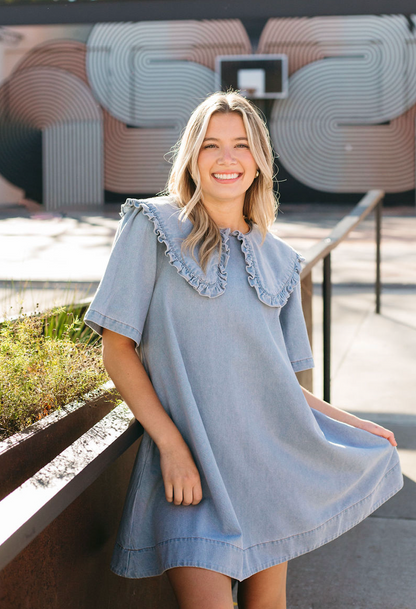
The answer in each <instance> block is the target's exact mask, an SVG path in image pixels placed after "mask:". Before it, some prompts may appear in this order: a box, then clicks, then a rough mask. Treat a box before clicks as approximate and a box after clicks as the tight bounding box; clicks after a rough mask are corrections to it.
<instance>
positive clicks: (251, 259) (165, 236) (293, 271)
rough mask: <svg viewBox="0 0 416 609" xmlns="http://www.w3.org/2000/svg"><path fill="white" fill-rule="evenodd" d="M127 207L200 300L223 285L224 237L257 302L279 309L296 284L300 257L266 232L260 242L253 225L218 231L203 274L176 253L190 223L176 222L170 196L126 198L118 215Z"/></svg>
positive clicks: (176, 211) (184, 254)
mask: <svg viewBox="0 0 416 609" xmlns="http://www.w3.org/2000/svg"><path fill="white" fill-rule="evenodd" d="M132 208H138V209H139V210H141V211H143V213H144V215H145V216H146V217H147V218H148V219H149V220H150V221H151V222H152V223H153V227H154V232H155V234H156V235H157V238H158V241H160V243H163V244H164V246H165V248H166V249H165V254H166V256H167V257H168V258H169V262H170V264H171V265H172V266H174V267H175V268H176V270H177V272H178V273H179V275H181V277H183V278H184V279H185V280H186V281H187V282H188V283H189V284H190V285H191V286H192V287H193V288H194V289H195V290H196V291H197V292H198V294H200V295H201V296H205V297H208V298H216V297H217V296H221V294H223V293H224V291H225V289H226V287H227V264H228V260H229V257H230V248H229V244H228V241H229V237H230V235H233V236H235V237H237V239H238V240H239V241H240V243H241V250H242V252H243V254H244V257H245V261H246V270H247V279H248V283H249V284H250V286H251V287H252V288H254V289H255V290H256V293H257V296H258V297H259V299H260V300H261V302H263V303H264V304H266V305H268V306H270V307H282V306H283V305H284V304H285V303H286V301H287V299H288V298H289V295H290V294H291V292H293V290H294V288H295V286H296V284H297V283H298V282H299V278H300V270H301V261H302V260H304V258H302V256H301V255H300V254H298V253H297V252H296V251H295V250H294V249H293V248H292V247H290V246H289V245H288V244H287V243H285V242H284V241H282V240H281V239H279V237H276V236H275V235H273V234H272V233H271V232H268V233H267V235H266V239H265V240H264V242H263V244H262V243H261V240H262V235H261V232H260V229H259V228H258V227H257V225H256V224H253V223H251V225H250V230H249V232H248V233H242V232H240V231H238V230H236V231H231V230H230V229H229V228H222V229H220V234H221V239H222V244H221V256H217V255H213V256H211V258H210V260H209V262H208V266H207V270H206V272H205V273H204V272H203V271H202V269H201V267H200V266H199V264H198V263H197V261H196V260H194V259H193V258H192V256H191V255H190V254H188V253H187V252H182V251H181V243H182V241H183V239H185V238H186V237H187V236H188V235H189V233H190V231H191V230H192V222H191V221H190V220H189V219H187V220H185V221H181V220H179V214H180V212H181V210H180V209H179V208H178V206H177V205H176V203H175V201H174V199H173V197H170V196H164V197H154V198H151V199H127V200H126V202H125V203H124V204H123V205H122V206H121V211H120V216H121V217H123V216H124V215H125V214H126V213H127V212H128V210H129V209H132Z"/></svg>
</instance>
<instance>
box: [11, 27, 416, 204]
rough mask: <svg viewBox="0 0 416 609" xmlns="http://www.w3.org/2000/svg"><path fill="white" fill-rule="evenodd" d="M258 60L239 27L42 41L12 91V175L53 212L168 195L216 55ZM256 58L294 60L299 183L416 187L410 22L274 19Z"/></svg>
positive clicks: (292, 158)
mask: <svg viewBox="0 0 416 609" xmlns="http://www.w3.org/2000/svg"><path fill="white" fill-rule="evenodd" d="M409 19H410V20H412V21H413V22H414V23H416V19H415V17H414V16H411V17H410V18H409ZM251 52H252V49H251V44H250V40H249V38H248V35H247V32H246V30H245V28H244V27H243V25H242V23H241V22H240V21H239V20H210V21H173V22H166V21H158V22H139V23H117V24H113V23H110V24H97V25H96V26H94V27H93V29H92V30H91V33H90V36H89V38H88V41H87V44H83V43H81V42H78V41H74V40H53V41H50V42H46V43H42V44H40V45H38V46H37V47H35V48H32V49H31V50H30V52H29V53H28V54H27V55H26V56H25V57H24V58H23V60H22V61H21V62H20V63H19V64H18V65H17V66H16V68H15V69H14V71H13V73H12V74H11V76H10V77H9V78H8V79H7V80H6V81H4V82H3V83H2V84H1V86H0V172H1V173H2V175H3V176H4V177H5V178H7V179H8V180H9V181H10V182H11V183H13V184H16V185H17V186H19V187H20V188H23V189H24V190H25V192H26V196H27V197H30V198H34V199H36V200H39V201H43V202H44V203H45V205H46V206H47V208H57V207H59V206H60V205H64V204H71V205H72V204H73V205H75V204H77V203H82V204H86V203H90V204H99V203H101V202H102V201H103V191H104V188H106V189H107V190H108V191H111V192H114V193H128V194H135V193H137V194H139V193H142V194H145V193H155V192H158V191H159V190H161V189H162V188H163V187H164V185H165V183H166V178H167V176H168V172H169V168H170V165H169V163H168V162H167V160H165V155H166V153H167V152H168V151H169V150H170V148H171V147H172V145H173V144H174V143H175V142H176V141H177V139H178V137H179V136H180V133H181V130H182V129H183V127H184V126H185V124H186V122H187V120H188V118H189V115H190V113H191V112H192V110H193V109H194V108H195V106H196V105H197V104H198V103H199V102H200V101H201V100H202V99H204V98H205V96H206V95H207V94H209V93H210V92H212V91H213V88H214V76H213V70H214V66H215V57H216V56H217V55H220V54H221V55H223V54H228V55H233V54H250V53H251ZM257 53H264V54H270V53H285V54H287V55H288V59H289V75H290V84H289V97H288V98H286V99H279V100H276V101H275V103H274V105H273V111H272V116H271V122H270V130H271V135H272V139H273V143H274V146H275V149H276V150H277V152H278V153H279V156H280V161H281V162H282V164H283V165H284V166H285V168H286V169H287V171H288V172H289V173H290V174H291V175H293V176H294V177H296V178H297V179H298V180H299V182H300V183H303V184H305V185H307V186H310V187H312V188H315V189H317V190H321V191H328V192H364V191H366V190H368V189H369V188H384V189H385V190H386V191H387V192H402V191H406V190H410V189H412V188H414V185H415V176H414V170H415V143H414V137H415V119H416V116H415V115H416V35H415V34H414V33H413V32H412V31H411V28H410V27H409V23H408V20H407V19H406V18H405V17H404V16H402V15H387V16H382V17H376V16H364V17H362V16H359V17H354V16H352V17H316V18H301V19H270V20H269V21H268V23H267V24H266V26H265V28H264V30H263V32H262V35H261V38H260V41H259V45H258V48H257ZM103 157H104V158H103ZM42 182H43V184H42Z"/></svg>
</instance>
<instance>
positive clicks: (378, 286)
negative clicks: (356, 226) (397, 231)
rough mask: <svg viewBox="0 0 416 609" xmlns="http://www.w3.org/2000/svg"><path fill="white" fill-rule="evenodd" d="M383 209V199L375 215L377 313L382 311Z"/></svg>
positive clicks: (377, 206)
mask: <svg viewBox="0 0 416 609" xmlns="http://www.w3.org/2000/svg"><path fill="white" fill-rule="evenodd" d="M382 210H383V199H380V202H379V203H378V204H377V205H376V208H375V216H376V313H380V293H381V277H380V263H381V253H380V245H381V213H382Z"/></svg>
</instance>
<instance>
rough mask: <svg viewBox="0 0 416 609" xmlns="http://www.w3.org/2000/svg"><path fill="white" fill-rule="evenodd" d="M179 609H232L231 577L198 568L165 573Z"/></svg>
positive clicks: (173, 570) (174, 569)
mask: <svg viewBox="0 0 416 609" xmlns="http://www.w3.org/2000/svg"><path fill="white" fill-rule="evenodd" d="M166 573H167V576H168V577H169V581H170V583H171V584H172V588H173V591H174V592H175V596H176V599H177V601H178V604H179V607H180V609H196V608H198V609H233V597H232V591H231V577H228V575H223V574H222V573H218V572H217V571H210V570H209V569H202V568H200V567H174V568H172V569H168V570H167V571H166Z"/></svg>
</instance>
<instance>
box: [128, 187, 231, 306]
mask: <svg viewBox="0 0 416 609" xmlns="http://www.w3.org/2000/svg"><path fill="white" fill-rule="evenodd" d="M129 207H136V208H138V209H141V210H142V211H143V213H144V215H145V216H146V217H147V218H148V219H149V220H150V221H151V222H152V223H153V230H154V233H155V234H156V236H157V239H158V241H159V242H160V243H163V245H164V246H165V248H166V249H165V255H166V256H167V257H168V258H169V262H170V264H171V265H172V266H173V267H175V268H176V270H177V272H178V273H179V275H180V276H181V277H183V278H184V279H185V280H186V281H187V282H188V283H189V285H191V286H192V287H193V288H194V289H195V290H196V291H197V292H198V294H200V295H201V296H205V297H207V298H216V297H217V296H221V294H223V293H224V291H225V288H226V287H227V271H226V268H227V263H228V260H229V257H230V247H229V245H228V240H229V233H228V232H227V233H223V232H221V239H222V244H221V256H220V261H219V263H218V265H217V280H216V282H209V281H207V280H206V279H205V278H204V277H203V272H202V269H201V275H200V276H198V275H196V274H195V273H194V272H193V271H192V269H190V268H189V266H188V265H187V264H186V263H185V261H184V259H183V257H182V256H181V254H180V252H179V251H178V250H177V248H176V247H175V246H174V244H173V243H171V242H170V240H169V237H168V231H167V230H166V227H165V226H164V224H163V220H162V218H161V217H160V214H159V211H158V209H157V207H156V205H154V204H153V203H150V202H149V201H146V202H145V201H139V200H138V199H127V200H126V202H125V203H123V205H122V206H121V211H120V216H121V217H123V216H124V215H125V213H126V209H127V208H129Z"/></svg>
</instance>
